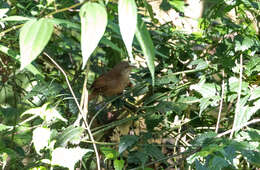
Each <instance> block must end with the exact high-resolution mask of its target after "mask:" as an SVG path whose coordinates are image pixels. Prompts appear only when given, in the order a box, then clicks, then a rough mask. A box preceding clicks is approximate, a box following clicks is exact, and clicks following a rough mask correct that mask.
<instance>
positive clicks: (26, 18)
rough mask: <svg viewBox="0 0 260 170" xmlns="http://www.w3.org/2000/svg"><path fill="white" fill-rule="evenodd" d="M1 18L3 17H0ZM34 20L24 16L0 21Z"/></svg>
mask: <svg viewBox="0 0 260 170" xmlns="http://www.w3.org/2000/svg"><path fill="white" fill-rule="evenodd" d="M0 18H1V17H0ZM31 19H32V18H28V17H23V16H10V17H5V18H2V19H0V21H26V20H31Z"/></svg>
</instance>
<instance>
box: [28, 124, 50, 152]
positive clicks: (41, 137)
mask: <svg viewBox="0 0 260 170" xmlns="http://www.w3.org/2000/svg"><path fill="white" fill-rule="evenodd" d="M50 137H51V131H50V129H49V128H43V127H38V128H36V129H35V130H34V131H33V136H32V138H33V139H32V141H33V144H34V148H35V150H36V152H37V153H38V154H39V155H42V154H41V153H40V150H41V149H43V148H44V147H47V146H48V144H49V140H50Z"/></svg>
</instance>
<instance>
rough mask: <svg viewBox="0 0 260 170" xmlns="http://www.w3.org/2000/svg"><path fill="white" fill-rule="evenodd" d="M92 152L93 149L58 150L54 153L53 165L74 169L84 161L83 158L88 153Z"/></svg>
mask: <svg viewBox="0 0 260 170" xmlns="http://www.w3.org/2000/svg"><path fill="white" fill-rule="evenodd" d="M88 152H92V150H91V149H82V148H80V147H76V148H70V149H66V148H61V147H60V148H56V149H55V150H54V151H53V152H52V162H51V163H52V165H59V166H63V167H66V168H69V169H70V170H73V169H74V166H75V164H76V163H77V162H78V161H79V160H81V159H82V157H83V156H84V155H85V154H86V153H88Z"/></svg>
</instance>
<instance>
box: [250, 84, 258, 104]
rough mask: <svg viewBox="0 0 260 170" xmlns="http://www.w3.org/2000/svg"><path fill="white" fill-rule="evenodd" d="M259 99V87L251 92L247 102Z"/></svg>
mask: <svg viewBox="0 0 260 170" xmlns="http://www.w3.org/2000/svg"><path fill="white" fill-rule="evenodd" d="M259 97H260V87H257V88H255V89H253V90H252V91H251V96H250V98H249V101H251V100H255V99H257V98H259Z"/></svg>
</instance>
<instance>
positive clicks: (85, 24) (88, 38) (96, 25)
mask: <svg viewBox="0 0 260 170" xmlns="http://www.w3.org/2000/svg"><path fill="white" fill-rule="evenodd" d="M80 19H81V51H82V56H83V64H82V69H83V68H84V67H85V65H86V63H87V61H88V58H89V57H90V55H91V54H92V52H93V51H94V50H95V48H96V47H97V45H98V43H99V41H100V39H101V38H102V36H103V34H104V32H105V30H106V26H107V12H106V8H105V7H104V6H103V5H101V4H98V3H91V2H87V3H85V4H84V5H83V6H82V7H81V9H80Z"/></svg>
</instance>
